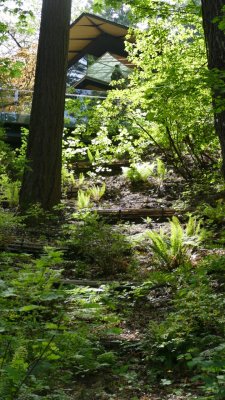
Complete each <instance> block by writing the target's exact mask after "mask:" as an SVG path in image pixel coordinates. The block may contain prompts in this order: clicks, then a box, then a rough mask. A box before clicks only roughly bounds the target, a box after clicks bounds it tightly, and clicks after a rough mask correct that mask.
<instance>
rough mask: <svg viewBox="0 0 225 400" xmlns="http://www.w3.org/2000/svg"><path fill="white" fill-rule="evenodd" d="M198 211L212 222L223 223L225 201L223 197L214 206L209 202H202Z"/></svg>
mask: <svg viewBox="0 0 225 400" xmlns="http://www.w3.org/2000/svg"><path fill="white" fill-rule="evenodd" d="M198 212H199V214H200V215H202V216H203V217H205V218H207V220H208V221H209V222H210V223H212V224H214V223H216V224H223V223H224V222H225V203H224V200H223V199H221V200H218V201H217V202H216V204H215V206H214V207H213V206H211V205H210V204H207V203H203V204H201V206H200V207H198Z"/></svg>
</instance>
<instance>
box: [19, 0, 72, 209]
mask: <svg viewBox="0 0 225 400" xmlns="http://www.w3.org/2000/svg"><path fill="white" fill-rule="evenodd" d="M70 13H71V0H43V4H42V15H41V27H40V36H39V45H38V56H37V67H36V75H35V85H34V95H33V102H32V109H31V119H30V133H29V137H28V147H27V160H28V166H27V168H26V169H25V172H24V176H23V182H22V188H21V192H20V207H21V209H26V208H27V207H29V206H30V205H31V204H35V203H40V205H41V206H42V207H43V208H44V209H46V210H48V209H51V208H52V207H53V206H54V205H56V204H58V203H59V201H60V199H61V166H62V156H61V153H62V132H63V122H64V104H65V88H66V70H67V54H68V42H69V24H70Z"/></svg>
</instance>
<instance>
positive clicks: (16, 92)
mask: <svg viewBox="0 0 225 400" xmlns="http://www.w3.org/2000/svg"><path fill="white" fill-rule="evenodd" d="M32 97H33V91H32V90H24V89H22V90H20V89H11V88H10V89H9V88H0V112H4V113H18V114H30V111H31V103H32ZM105 97H106V92H97V91H93V90H81V89H75V90H74V91H73V93H66V98H71V99H73V98H74V99H77V98H80V99H84V98H91V99H102V100H103V99H104V98H105Z"/></svg>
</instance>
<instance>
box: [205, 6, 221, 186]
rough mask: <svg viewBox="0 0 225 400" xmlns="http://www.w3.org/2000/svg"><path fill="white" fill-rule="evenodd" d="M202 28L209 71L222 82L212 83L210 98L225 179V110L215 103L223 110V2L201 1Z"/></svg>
mask: <svg viewBox="0 0 225 400" xmlns="http://www.w3.org/2000/svg"><path fill="white" fill-rule="evenodd" d="M201 2H202V18H203V28H204V34H205V41H206V49H207V58H208V67H209V70H211V71H213V70H215V73H216V71H217V74H218V78H219V79H221V81H223V82H224V87H223V88H222V87H221V85H219V86H218V84H213V83H212V96H213V108H214V123H215V130H216V133H217V135H218V137H219V140H220V145H221V152H222V174H223V177H224V178H225V109H224V110H222V111H221V110H219V109H218V106H217V101H218V100H219V101H220V104H221V100H222V101H223V100H224V104H223V108H225V93H224V89H225V34H224V32H223V31H222V30H221V29H219V27H218V22H215V21H214V19H215V18H216V17H221V16H222V15H223V12H222V7H223V6H225V0H201Z"/></svg>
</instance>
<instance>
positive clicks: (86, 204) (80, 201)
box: [77, 189, 91, 210]
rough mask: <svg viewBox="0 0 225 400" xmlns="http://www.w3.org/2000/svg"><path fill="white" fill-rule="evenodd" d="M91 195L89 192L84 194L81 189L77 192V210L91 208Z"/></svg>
mask: <svg viewBox="0 0 225 400" xmlns="http://www.w3.org/2000/svg"><path fill="white" fill-rule="evenodd" d="M90 199H91V195H90V193H89V192H85V191H84V190H82V189H79V190H78V194H77V208H78V210H83V209H85V208H90V207H91V202H90Z"/></svg>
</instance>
